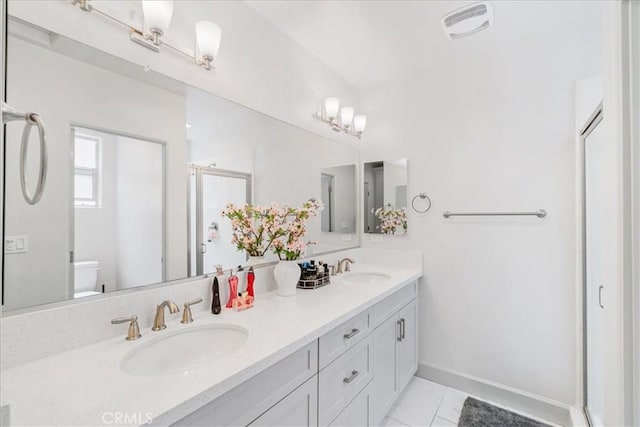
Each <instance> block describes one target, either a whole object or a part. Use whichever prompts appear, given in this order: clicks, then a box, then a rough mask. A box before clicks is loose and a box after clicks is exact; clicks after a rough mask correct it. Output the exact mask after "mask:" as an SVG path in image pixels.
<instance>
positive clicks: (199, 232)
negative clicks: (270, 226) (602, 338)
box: [187, 164, 252, 276]
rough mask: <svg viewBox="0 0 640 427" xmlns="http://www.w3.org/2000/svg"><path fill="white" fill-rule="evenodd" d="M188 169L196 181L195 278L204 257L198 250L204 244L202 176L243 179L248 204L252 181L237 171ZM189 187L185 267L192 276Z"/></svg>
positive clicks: (191, 225) (200, 274)
mask: <svg viewBox="0 0 640 427" xmlns="http://www.w3.org/2000/svg"><path fill="white" fill-rule="evenodd" d="M189 169H190V171H191V172H192V173H193V172H195V179H196V188H195V193H196V194H195V198H196V204H195V210H196V214H195V221H196V242H195V243H196V244H195V252H196V271H195V275H196V276H202V275H203V274H204V273H203V270H204V267H203V263H204V259H203V258H204V257H203V254H204V253H203V252H202V251H201V250H200V248H202V245H203V244H204V241H203V238H202V236H203V231H204V224H203V221H202V197H203V196H202V180H203V177H204V175H209V176H220V177H226V178H235V179H244V180H245V182H246V200H247V203H248V204H251V203H252V199H251V197H252V194H251V181H252V176H251V174H250V173H246V172H237V171H232V170H227V169H218V168H213V167H208V166H200V165H196V164H191V165H189ZM188 186H189V192H188V193H187V194H188V197H189V200H188V203H187V248H188V251H187V252H188V263H187V267H188V270H189V276H191V275H192V274H194V272H192V271H190V270H191V257H192V256H193V254H192V253H191V248H192V246H191V245H192V243H193V242H192V241H191V228H192V227H193V224H191V212H189V209H191V197H192V195H191V190H190V183H188Z"/></svg>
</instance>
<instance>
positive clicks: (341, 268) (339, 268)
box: [336, 258, 355, 274]
mask: <svg viewBox="0 0 640 427" xmlns="http://www.w3.org/2000/svg"><path fill="white" fill-rule="evenodd" d="M351 264H355V261H354V260H352V259H351V258H345V259H343V260H338V262H336V274H340V273H345V272H347V271H351V267H350V266H351Z"/></svg>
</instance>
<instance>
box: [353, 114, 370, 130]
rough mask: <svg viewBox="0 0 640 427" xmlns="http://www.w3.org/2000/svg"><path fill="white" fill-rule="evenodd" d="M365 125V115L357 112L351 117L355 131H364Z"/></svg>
mask: <svg viewBox="0 0 640 427" xmlns="http://www.w3.org/2000/svg"><path fill="white" fill-rule="evenodd" d="M366 125H367V116H365V115H363V114H358V115H357V116H355V117H354V118H353V130H355V131H356V132H364V127H365V126H366Z"/></svg>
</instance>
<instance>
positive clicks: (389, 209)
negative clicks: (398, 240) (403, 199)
mask: <svg viewBox="0 0 640 427" xmlns="http://www.w3.org/2000/svg"><path fill="white" fill-rule="evenodd" d="M374 214H375V216H377V217H378V219H379V220H380V225H379V226H378V227H377V228H378V230H380V232H381V233H382V234H395V233H396V231H397V230H398V229H402V230H403V232H404V234H406V233H407V208H399V209H396V208H394V207H393V206H391V205H390V204H388V205H386V206H383V207H381V208H378V209H376V210H375V212H374Z"/></svg>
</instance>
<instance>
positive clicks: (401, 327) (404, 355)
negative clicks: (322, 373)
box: [371, 288, 418, 425]
mask: <svg viewBox="0 0 640 427" xmlns="http://www.w3.org/2000/svg"><path fill="white" fill-rule="evenodd" d="M406 289H407V288H405V289H404V290H403V291H406ZM400 292H402V291H400ZM396 296H397V295H392V296H391V297H389V298H388V300H390V301H387V300H385V301H383V302H382V303H381V304H385V303H387V304H388V303H389V302H391V300H393V299H394V298H395V297H396ZM404 302H405V303H406V300H405V301H404ZM376 307H377V306H376ZM382 310H384V311H385V312H386V311H387V307H386V306H385V307H381V310H379V311H382ZM417 313H418V303H417V299H416V298H415V294H414V296H413V298H412V299H411V300H410V301H409V302H408V303H406V305H404V306H403V307H401V308H400V309H399V310H397V311H396V312H395V313H392V314H391V316H390V317H388V318H387V319H386V320H382V319H379V320H380V321H381V323H380V325H379V326H377V328H376V329H375V330H374V331H373V334H372V335H373V370H374V378H373V381H372V384H371V389H372V391H371V393H372V395H373V407H374V414H373V421H374V424H375V425H379V424H381V423H382V421H383V420H384V417H385V415H386V414H387V413H388V412H389V410H390V409H391V406H392V405H393V403H394V402H395V401H396V399H397V398H398V396H399V395H400V393H401V392H402V390H403V389H404V388H405V387H406V386H407V384H408V383H409V381H410V380H411V377H413V375H414V374H415V373H416V370H417V368H418V351H417V338H418V335H417V326H418V316H417Z"/></svg>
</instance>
